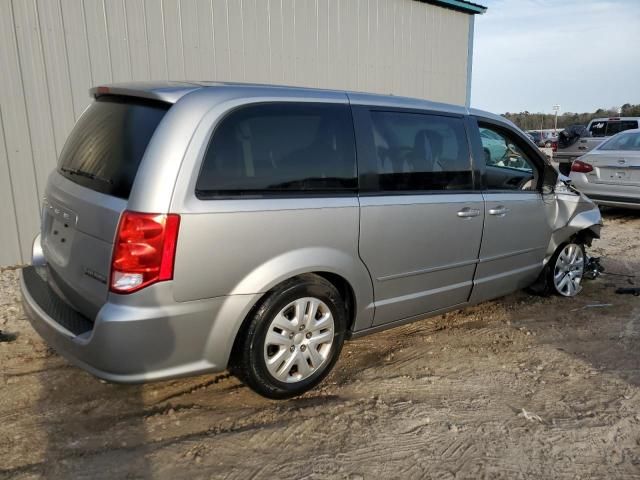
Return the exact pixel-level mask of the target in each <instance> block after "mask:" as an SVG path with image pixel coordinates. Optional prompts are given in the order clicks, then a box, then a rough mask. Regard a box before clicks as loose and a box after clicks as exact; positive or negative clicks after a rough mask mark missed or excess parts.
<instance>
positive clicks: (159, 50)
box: [144, 0, 169, 80]
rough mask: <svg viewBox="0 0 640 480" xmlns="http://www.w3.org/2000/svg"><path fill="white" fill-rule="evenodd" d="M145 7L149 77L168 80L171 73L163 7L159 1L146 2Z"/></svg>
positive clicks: (150, 0) (147, 0)
mask: <svg viewBox="0 0 640 480" xmlns="http://www.w3.org/2000/svg"><path fill="white" fill-rule="evenodd" d="M144 7H145V14H146V15H145V17H146V18H145V23H146V30H147V42H148V45H147V48H148V51H149V77H150V78H151V79H153V80H166V79H168V78H169V72H168V66H167V46H166V42H165V35H164V9H163V5H162V2H159V1H158V0H145V4H144Z"/></svg>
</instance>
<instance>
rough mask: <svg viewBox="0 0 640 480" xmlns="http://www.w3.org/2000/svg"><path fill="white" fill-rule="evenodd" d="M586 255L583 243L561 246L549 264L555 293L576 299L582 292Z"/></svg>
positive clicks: (570, 243)
mask: <svg viewBox="0 0 640 480" xmlns="http://www.w3.org/2000/svg"><path fill="white" fill-rule="evenodd" d="M585 261H586V255H585V250H584V245H583V244H581V243H572V242H569V243H565V244H564V245H560V247H559V248H558V250H556V253H554V255H553V257H552V258H551V261H550V262H549V263H550V265H551V268H550V269H549V273H550V274H551V278H550V282H551V285H552V286H553V291H554V292H555V293H557V294H558V295H561V296H563V297H575V296H576V295H578V294H579V293H580V292H581V291H582V279H583V277H584V268H585Z"/></svg>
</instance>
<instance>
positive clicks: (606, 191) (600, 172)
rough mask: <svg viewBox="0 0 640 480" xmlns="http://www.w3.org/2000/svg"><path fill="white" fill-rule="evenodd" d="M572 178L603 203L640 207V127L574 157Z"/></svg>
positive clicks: (619, 134) (576, 184) (577, 185)
mask: <svg viewBox="0 0 640 480" xmlns="http://www.w3.org/2000/svg"><path fill="white" fill-rule="evenodd" d="M569 178H571V181H572V184H573V186H574V187H576V188H577V189H578V190H580V191H581V192H582V193H584V194H586V195H587V196H588V197H589V198H591V199H592V200H593V201H594V202H596V203H598V204H600V205H606V206H612V207H623V208H634V209H640V129H634V130H626V131H624V132H621V133H618V134H617V135H614V136H613V137H611V138H609V139H608V140H606V141H605V142H603V143H601V144H600V145H598V146H597V147H596V148H594V149H593V150H591V151H590V152H589V153H587V154H585V155H583V156H581V157H580V158H578V159H577V160H575V161H574V162H573V164H572V166H571V174H570V175H569Z"/></svg>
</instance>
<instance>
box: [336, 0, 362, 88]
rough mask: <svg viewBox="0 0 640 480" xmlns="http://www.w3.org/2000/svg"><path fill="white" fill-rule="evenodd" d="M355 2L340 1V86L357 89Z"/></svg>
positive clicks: (348, 0) (349, 0)
mask: <svg viewBox="0 0 640 480" xmlns="http://www.w3.org/2000/svg"><path fill="white" fill-rule="evenodd" d="M356 18H357V4H356V3H355V2H353V1H351V0H347V1H342V2H341V3H340V41H341V43H342V45H341V48H342V49H343V50H344V53H345V56H344V66H345V69H344V71H343V75H344V76H343V78H342V81H341V82H340V84H341V87H340V88H345V89H349V90H358V30H357V28H354V23H355V22H356Z"/></svg>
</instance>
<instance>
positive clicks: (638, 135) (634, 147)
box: [599, 132, 640, 151]
mask: <svg viewBox="0 0 640 480" xmlns="http://www.w3.org/2000/svg"><path fill="white" fill-rule="evenodd" d="M599 150H621V151H640V132H633V133H621V134H619V135H616V136H615V137H611V139H609V140H607V141H606V142H604V143H603V144H602V145H600V148H599Z"/></svg>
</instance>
